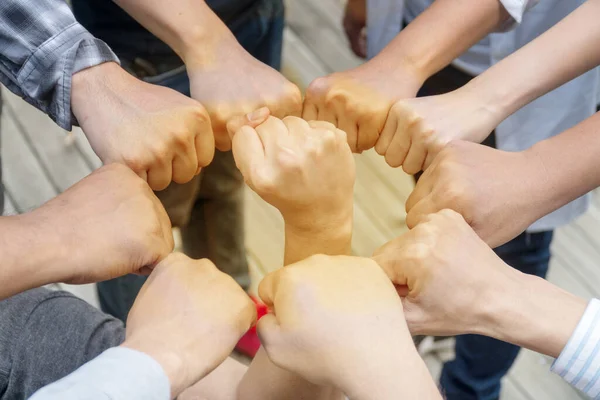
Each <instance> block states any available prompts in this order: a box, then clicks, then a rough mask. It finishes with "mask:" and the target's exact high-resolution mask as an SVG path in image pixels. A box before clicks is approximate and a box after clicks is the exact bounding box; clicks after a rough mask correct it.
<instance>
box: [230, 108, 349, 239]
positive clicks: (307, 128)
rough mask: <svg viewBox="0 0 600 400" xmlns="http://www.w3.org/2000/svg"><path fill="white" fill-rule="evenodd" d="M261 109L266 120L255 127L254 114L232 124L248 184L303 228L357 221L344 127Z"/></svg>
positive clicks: (288, 221) (291, 222) (237, 157)
mask: <svg viewBox="0 0 600 400" xmlns="http://www.w3.org/2000/svg"><path fill="white" fill-rule="evenodd" d="M261 113H262V116H261ZM253 114H254V113H253ZM256 114H257V115H259V116H258V119H257V120H258V121H264V122H263V123H260V124H259V123H254V125H253V126H254V128H253V127H252V126H250V125H248V124H247V123H246V121H248V120H249V119H254V117H251V116H248V117H240V118H238V119H235V120H232V121H231V122H230V124H229V130H230V132H231V134H232V136H233V156H234V158H235V162H236V165H237V166H238V168H239V169H240V171H241V172H242V175H243V176H244V180H245V181H246V183H247V184H248V186H250V188H252V190H254V191H255V192H256V193H258V194H259V195H260V196H261V197H262V198H263V199H264V200H265V201H266V202H268V203H269V204H271V205H273V206H274V207H276V208H277V209H279V211H280V212H281V214H282V216H283V218H284V220H285V222H286V225H289V226H293V227H295V228H296V229H298V230H303V231H307V232H310V231H315V230H319V229H320V228H321V227H328V228H331V227H334V226H338V225H345V224H346V222H347V221H349V220H350V221H351V219H352V212H353V186H354V177H355V170H354V158H353V157H352V154H351V152H350V149H349V148H348V145H347V144H346V135H345V134H344V132H342V131H341V130H339V129H336V128H335V127H334V126H333V125H331V124H329V123H326V122H317V121H311V122H306V121H304V120H302V119H300V118H297V117H286V118H284V119H283V120H280V119H277V118H274V117H268V112H267V110H265V109H261V110H258V111H257V113H256Z"/></svg>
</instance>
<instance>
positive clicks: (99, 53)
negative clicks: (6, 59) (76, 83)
mask: <svg viewBox="0 0 600 400" xmlns="http://www.w3.org/2000/svg"><path fill="white" fill-rule="evenodd" d="M110 61H113V62H117V63H118V62H119V59H118V58H117V56H116V55H115V54H114V53H113V52H112V50H111V49H110V47H108V45H107V44H106V43H104V42H103V41H101V40H100V39H96V38H95V37H94V36H93V35H92V34H90V33H89V32H88V31H87V30H86V29H85V28H84V27H83V26H81V25H80V24H79V23H73V24H71V25H69V26H68V27H67V28H65V29H64V30H62V31H61V32H60V33H58V34H56V35H54V36H53V37H51V38H50V39H48V40H46V41H45V42H44V43H42V45H41V46H40V47H38V48H37V49H36V50H35V51H34V52H33V54H31V56H29V58H28V59H27V61H26V62H25V64H24V65H23V67H22V68H21V70H20V71H19V74H18V76H17V81H18V83H19V85H20V87H21V89H22V90H23V92H24V93H25V94H26V95H27V96H28V97H29V98H30V99H32V100H33V101H34V102H35V103H36V104H34V105H36V106H38V107H39V108H40V109H42V110H43V111H45V112H46V113H47V114H48V115H49V116H50V117H51V118H52V119H53V120H54V121H56V123H57V124H58V125H59V126H60V127H61V128H63V129H66V130H71V127H72V125H73V124H76V121H75V118H74V116H73V115H72V112H71V80H72V77H73V74H75V73H76V72H79V71H81V70H82V69H85V68H89V67H92V66H95V65H99V64H102V63H105V62H110Z"/></svg>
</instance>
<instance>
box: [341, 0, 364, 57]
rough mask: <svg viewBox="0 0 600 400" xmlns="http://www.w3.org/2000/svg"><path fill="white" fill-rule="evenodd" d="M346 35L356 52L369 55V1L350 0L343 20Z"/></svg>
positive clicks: (359, 55)
mask: <svg viewBox="0 0 600 400" xmlns="http://www.w3.org/2000/svg"><path fill="white" fill-rule="evenodd" d="M342 24H343V26H344V31H345V32H346V37H347V38H348V40H349V41H350V47H351V48H352V51H353V52H354V54H356V55H357V56H358V57H360V58H366V57H367V38H366V26H367V2H366V0H348V2H347V3H346V10H345V12H344V21H343V23H342Z"/></svg>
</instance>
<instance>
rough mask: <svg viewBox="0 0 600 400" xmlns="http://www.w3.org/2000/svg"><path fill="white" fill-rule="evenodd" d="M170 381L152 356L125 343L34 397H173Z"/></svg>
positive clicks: (157, 399) (67, 399) (99, 399)
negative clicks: (126, 345) (130, 347)
mask: <svg viewBox="0 0 600 400" xmlns="http://www.w3.org/2000/svg"><path fill="white" fill-rule="evenodd" d="M170 397H171V388H170V383H169V380H168V378H167V376H166V375H165V373H164V371H163V369H162V367H161V366H160V364H158V362H156V361H155V360H154V359H153V358H152V357H150V356H148V355H146V354H144V353H141V352H139V351H136V350H132V349H128V348H125V347H114V348H112V349H108V350H106V351H105V352H104V353H102V354H100V355H99V356H98V357H96V358H95V359H93V360H92V361H90V362H88V363H87V364H84V365H83V366H82V367H80V368H79V369H77V370H76V371H75V372H73V373H71V374H70V375H67V376H66V377H64V378H63V379H61V380H59V381H56V382H54V383H52V384H51V385H48V386H46V387H44V388H42V389H40V390H38V391H37V392H36V393H35V394H34V395H33V396H32V397H31V398H30V400H169V399H170Z"/></svg>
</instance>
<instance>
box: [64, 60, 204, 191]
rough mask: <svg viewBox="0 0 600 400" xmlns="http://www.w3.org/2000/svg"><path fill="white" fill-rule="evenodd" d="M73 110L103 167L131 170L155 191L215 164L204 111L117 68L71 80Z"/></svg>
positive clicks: (98, 68)
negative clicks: (114, 165)
mask: <svg viewBox="0 0 600 400" xmlns="http://www.w3.org/2000/svg"><path fill="white" fill-rule="evenodd" d="M71 107H72V110H73V113H74V114H75V116H76V117H77V120H78V122H79V124H80V126H81V128H82V129H83V131H84V133H85V135H86V137H87V138H88V140H89V142H90V144H91V146H92V149H93V150H94V152H95V153H96V154H97V155H98V157H100V159H101V160H102V162H103V163H105V164H108V163H113V162H119V163H122V164H125V165H127V166H128V167H129V168H131V169H132V170H133V171H134V172H135V173H136V174H138V175H139V176H140V177H141V178H142V179H144V180H146V181H147V182H148V184H149V185H150V187H151V188H152V189H153V190H162V189H165V188H166V187H167V186H168V185H169V183H171V181H175V182H177V183H185V182H188V181H189V180H191V179H192V178H193V177H194V175H196V174H198V173H199V172H200V168H201V167H204V166H206V165H208V164H209V163H210V162H211V161H212V157H213V155H214V137H213V131H212V127H211V124H210V117H209V115H208V113H207V112H206V110H205V109H204V107H202V105H201V104H200V103H198V102H197V101H194V100H192V99H190V98H187V97H185V96H183V95H181V94H179V93H177V92H176V91H174V90H172V89H169V88H165V87H161V86H157V85H151V84H148V83H145V82H142V81H140V80H138V79H136V78H134V77H132V76H131V75H129V74H128V73H127V72H126V71H124V70H123V69H122V68H121V67H119V66H118V65H117V64H115V63H104V64H100V65H98V66H95V67H92V68H88V69H85V70H83V71H80V72H78V73H77V74H75V75H73V84H72V93H71Z"/></svg>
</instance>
